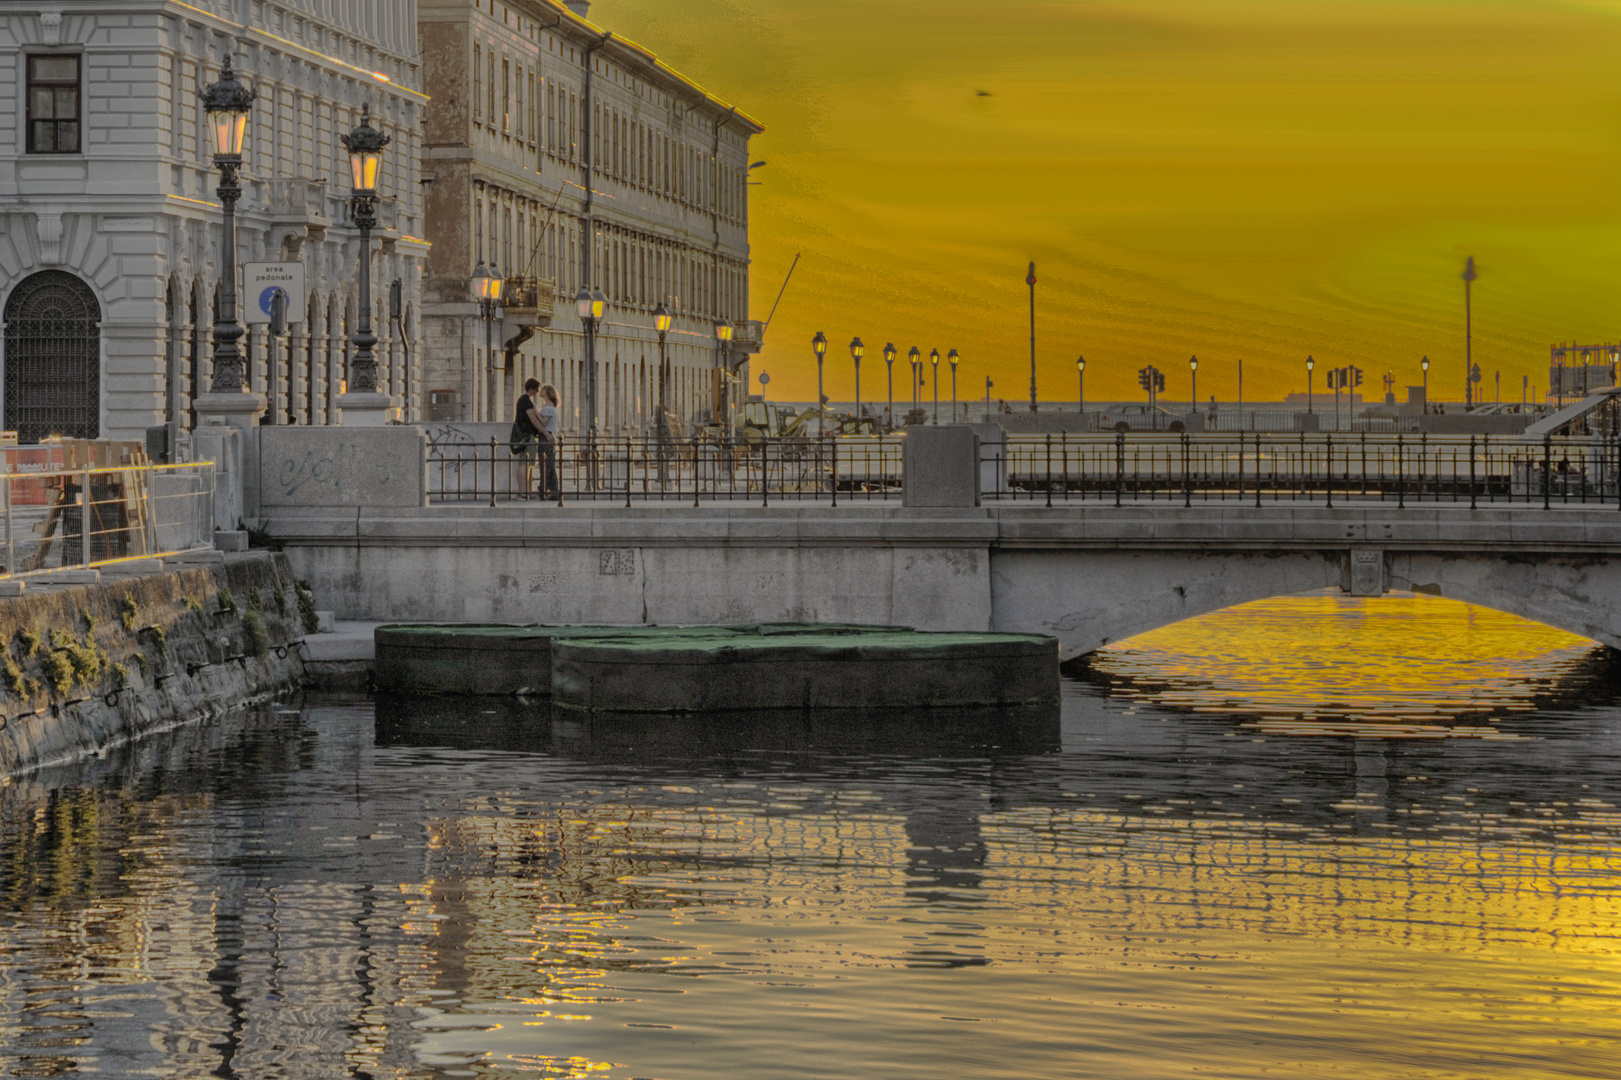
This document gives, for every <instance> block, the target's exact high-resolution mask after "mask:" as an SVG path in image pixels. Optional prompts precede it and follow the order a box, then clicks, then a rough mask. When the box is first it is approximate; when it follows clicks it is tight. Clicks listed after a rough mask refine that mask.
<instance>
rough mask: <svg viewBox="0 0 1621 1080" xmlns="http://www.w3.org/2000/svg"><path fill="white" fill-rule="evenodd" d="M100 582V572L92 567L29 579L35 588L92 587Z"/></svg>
mask: <svg viewBox="0 0 1621 1080" xmlns="http://www.w3.org/2000/svg"><path fill="white" fill-rule="evenodd" d="M100 580H101V571H100V570H97V569H95V568H94V567H79V568H76V569H73V570H57V571H56V572H54V573H50V574H43V575H41V576H39V577H36V578H32V579H30V582H29V583H30V584H31V585H33V586H34V587H35V588H42V587H44V586H46V585H94V584H95V583H96V582H98V581H100Z"/></svg>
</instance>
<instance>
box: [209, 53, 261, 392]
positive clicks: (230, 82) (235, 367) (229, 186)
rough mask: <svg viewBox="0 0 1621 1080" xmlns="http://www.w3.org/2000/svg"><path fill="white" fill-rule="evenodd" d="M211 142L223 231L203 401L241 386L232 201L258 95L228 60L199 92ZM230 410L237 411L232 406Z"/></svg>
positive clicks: (239, 192) (237, 191)
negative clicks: (209, 368) (211, 360)
mask: <svg viewBox="0 0 1621 1080" xmlns="http://www.w3.org/2000/svg"><path fill="white" fill-rule="evenodd" d="M201 97H202V101H203V110H204V111H205V112H206V113H207V114H208V120H209V128H210V130H211V132H212V134H213V141H214V147H213V149H214V165H215V167H216V168H218V169H219V171H220V184H219V187H218V188H216V189H215V194H217V195H218V196H219V200H220V205H221V206H222V207H224V209H225V224H224V232H223V234H222V236H221V240H220V305H219V313H218V315H217V317H216V318H215V321H214V373H213V376H212V378H211V379H210V380H209V394H208V396H209V397H213V396H214V395H216V394H239V393H241V392H242V391H243V389H244V387H243V385H242V381H243V380H242V351H241V350H240V349H239V348H238V347H237V344H236V343H237V341H238V340H239V339H240V338H241V337H242V334H243V329H242V327H241V325H240V324H238V322H237V321H236V200H237V199H238V198H239V197H240V196H241V195H242V188H241V187H240V186H238V184H237V178H236V177H237V170H238V169H240V168H241V167H242V141H243V138H244V137H245V136H246V135H247V131H248V114H249V113H251V112H252V111H253V102H254V99H255V98H257V97H258V94H257V93H256V92H255V91H254V89H253V88H252V87H250V86H248V85H247V84H245V83H243V82H240V81H238V79H237V77H236V72H235V71H233V70H232V69H231V57H230V56H229V54H227V55H226V57H225V63H224V64H222V65H221V66H220V79H219V82H217V83H214V84H213V85H211V86H208V87H206V88H205V89H204V90H203V91H202V94H201ZM232 411H235V412H239V413H240V412H242V411H244V410H242V409H240V408H237V409H234V410H232Z"/></svg>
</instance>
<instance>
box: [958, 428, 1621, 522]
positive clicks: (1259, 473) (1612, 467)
mask: <svg viewBox="0 0 1621 1080" xmlns="http://www.w3.org/2000/svg"><path fill="white" fill-rule="evenodd" d="M982 469H983V471H982V478H981V482H982V485H983V493H984V498H986V499H1006V500H1018V499H1025V500H1037V499H1039V500H1042V501H1043V502H1045V503H1046V504H1047V505H1052V504H1053V503H1055V502H1066V501H1081V500H1092V501H1098V502H1105V503H1109V502H1112V503H1113V504H1114V505H1116V506H1119V505H1122V504H1124V503H1128V502H1131V503H1137V502H1156V501H1157V502H1180V503H1182V505H1184V506H1191V505H1193V503H1194V502H1196V501H1197V502H1212V501H1214V502H1235V503H1245V502H1249V503H1252V504H1253V505H1256V506H1262V505H1265V504H1266V503H1269V502H1271V503H1280V502H1318V503H1322V504H1324V505H1327V506H1333V505H1334V504H1335V502H1336V501H1338V502H1341V503H1345V502H1350V501H1353V500H1354V501H1368V500H1373V501H1379V502H1393V503H1395V504H1396V505H1397V506H1407V505H1409V504H1418V503H1437V502H1443V503H1455V504H1457V503H1466V504H1468V505H1469V506H1471V507H1475V506H1481V505H1491V504H1498V503H1501V504H1521V505H1525V504H1531V505H1537V506H1542V507H1545V508H1549V507H1552V506H1554V505H1564V504H1609V505H1614V506H1615V507H1616V508H1617V509H1621V485H1618V484H1617V475H1618V473H1621V439H1618V438H1617V437H1615V436H1608V437H1592V436H1584V437H1571V438H1548V437H1545V438H1543V439H1542V440H1541V441H1526V440H1524V439H1520V438H1518V437H1514V436H1490V435H1480V436H1473V435H1470V436H1434V435H1404V434H1397V435H1385V434H1374V433H1366V432H1365V433H1362V434H1359V435H1357V434H1353V435H1335V434H1334V433H1332V432H1330V433H1312V434H1305V433H1302V434H1294V435H1267V434H1243V433H1240V434H1233V435H1227V434H1219V433H1218V434H1205V435H1191V434H1182V435H1170V434H1166V435H1149V434H1142V435H1139V434H1130V435H1127V434H1123V433H1122V434H1116V435H1114V436H1113V437H1101V438H1100V437H1097V436H1081V437H1078V438H1076V437H1071V436H1066V435H1057V436H1051V437H1047V438H1043V439H1040V440H1029V439H1025V440H1020V441H1017V442H1014V441H1010V442H1009V443H1007V444H1004V445H1000V446H998V445H988V446H987V447H986V448H985V453H984V460H983V464H982Z"/></svg>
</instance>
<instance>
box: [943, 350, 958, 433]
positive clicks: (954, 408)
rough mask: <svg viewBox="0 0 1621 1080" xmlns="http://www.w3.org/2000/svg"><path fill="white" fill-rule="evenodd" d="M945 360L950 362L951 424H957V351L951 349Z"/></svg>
mask: <svg viewBox="0 0 1621 1080" xmlns="http://www.w3.org/2000/svg"><path fill="white" fill-rule="evenodd" d="M946 359H947V360H949V361H951V422H952V423H953V424H955V423H956V422H957V361H958V360H960V359H961V357H959V356H958V355H957V350H956V349H952V350H951V351H950V352H948V353H946Z"/></svg>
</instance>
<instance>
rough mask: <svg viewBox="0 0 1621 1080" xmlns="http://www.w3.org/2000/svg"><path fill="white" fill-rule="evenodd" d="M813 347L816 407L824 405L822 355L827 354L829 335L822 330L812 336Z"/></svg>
mask: <svg viewBox="0 0 1621 1080" xmlns="http://www.w3.org/2000/svg"><path fill="white" fill-rule="evenodd" d="M811 348H812V349H814V350H816V408H818V409H820V408H821V407H822V357H824V356H826V355H827V336H826V335H825V334H823V333H822V332H821V331H820V330H818V331H816V336H815V337H813V338H811Z"/></svg>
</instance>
